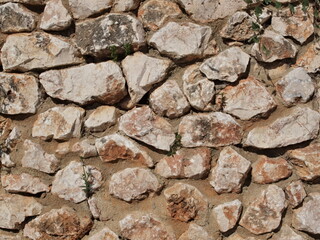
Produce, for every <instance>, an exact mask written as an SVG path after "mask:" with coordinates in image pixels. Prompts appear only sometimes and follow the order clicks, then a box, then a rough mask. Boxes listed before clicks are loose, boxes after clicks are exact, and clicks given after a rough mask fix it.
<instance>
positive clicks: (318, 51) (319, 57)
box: [296, 42, 320, 73]
mask: <svg viewBox="0 0 320 240" xmlns="http://www.w3.org/2000/svg"><path fill="white" fill-rule="evenodd" d="M296 66H299V67H303V68H304V69H305V70H306V71H307V72H308V73H316V72H318V71H319V70H320V43H317V42H315V43H311V44H310V45H309V46H308V47H307V49H306V50H305V51H304V52H303V53H302V54H300V55H299V56H298V57H297V61H296Z"/></svg>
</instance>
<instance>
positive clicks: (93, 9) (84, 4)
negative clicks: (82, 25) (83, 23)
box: [69, 0, 113, 19]
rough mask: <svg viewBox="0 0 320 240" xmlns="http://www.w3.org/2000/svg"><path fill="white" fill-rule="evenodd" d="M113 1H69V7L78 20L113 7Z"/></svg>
mask: <svg viewBox="0 0 320 240" xmlns="http://www.w3.org/2000/svg"><path fill="white" fill-rule="evenodd" d="M112 3H113V0H91V1H86V0H69V5H70V8H71V11H72V14H73V17H74V18H76V19H84V18H87V17H89V16H91V15H94V14H96V13H99V12H102V11H104V10H106V9H108V8H111V7H112Z"/></svg>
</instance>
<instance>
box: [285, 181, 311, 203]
mask: <svg viewBox="0 0 320 240" xmlns="http://www.w3.org/2000/svg"><path fill="white" fill-rule="evenodd" d="M285 193H286V197H287V199H288V202H289V203H290V204H291V206H292V207H293V208H295V207H297V206H299V205H300V204H301V203H302V201H303V200H304V199H305V197H306V196H307V193H306V190H305V189H304V186H303V183H302V182H301V181H300V180H298V181H293V182H291V183H290V184H288V185H287V186H286V188H285Z"/></svg>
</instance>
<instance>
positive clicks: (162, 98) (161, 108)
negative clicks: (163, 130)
mask: <svg viewBox="0 0 320 240" xmlns="http://www.w3.org/2000/svg"><path fill="white" fill-rule="evenodd" d="M149 105H150V107H151V108H152V110H153V111H154V112H155V113H156V114H157V115H160V116H166V117H168V118H177V117H181V116H183V115H185V114H186V113H187V112H189V110H190V105H189V102H188V100H187V98H186V97H185V96H184V95H183V92H182V90H181V89H180V87H179V85H178V83H177V81H176V80H174V79H171V80H167V81H166V82H165V83H164V84H162V85H161V86H160V87H158V88H156V89H155V90H154V91H153V92H152V93H151V94H150V96H149Z"/></svg>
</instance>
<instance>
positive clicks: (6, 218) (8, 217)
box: [0, 194, 43, 229]
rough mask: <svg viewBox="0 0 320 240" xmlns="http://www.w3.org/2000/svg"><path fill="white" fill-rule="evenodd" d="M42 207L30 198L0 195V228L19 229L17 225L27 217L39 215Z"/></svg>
mask: <svg viewBox="0 0 320 240" xmlns="http://www.w3.org/2000/svg"><path fill="white" fill-rule="evenodd" d="M42 207H43V206H42V205H41V204H40V203H38V202H37V201H36V200H35V199H34V198H31V197H24V196H20V195H15V194H12V195H11V194H10V195H9V194H8V195H3V194H2V195H0V227H1V228H5V229H19V225H20V224H21V223H23V222H24V220H25V219H26V218H27V217H32V216H37V215H39V214H40V213H41V211H42Z"/></svg>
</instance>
